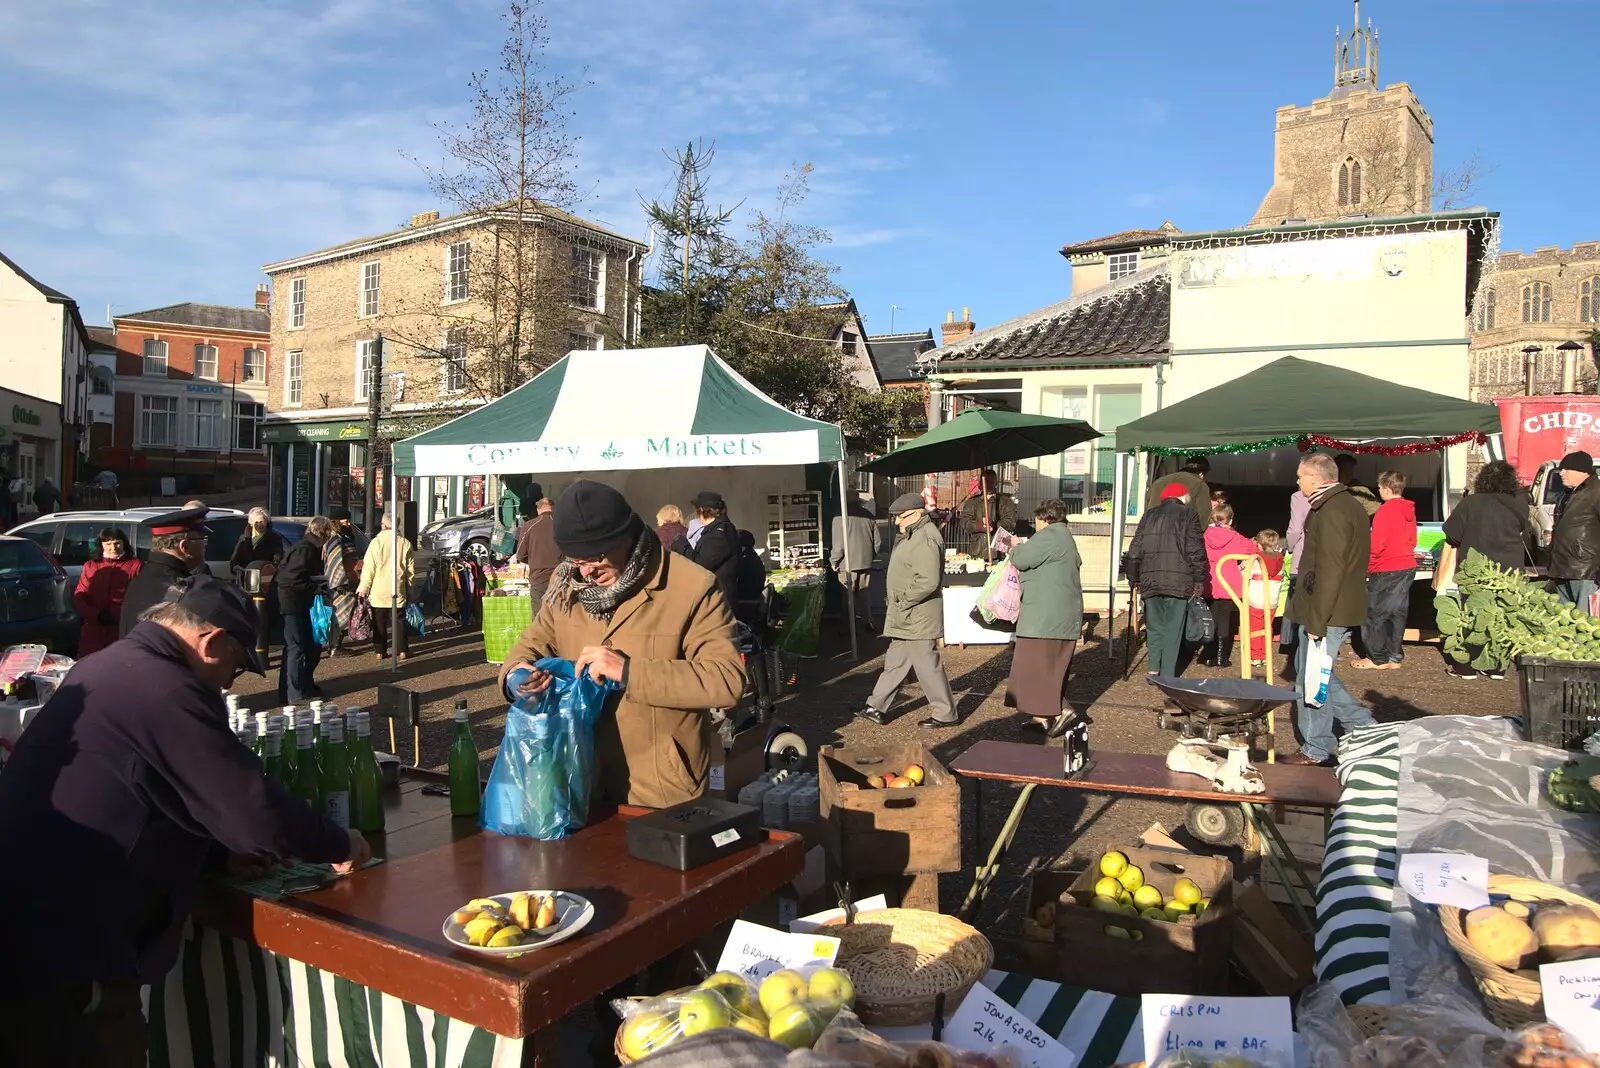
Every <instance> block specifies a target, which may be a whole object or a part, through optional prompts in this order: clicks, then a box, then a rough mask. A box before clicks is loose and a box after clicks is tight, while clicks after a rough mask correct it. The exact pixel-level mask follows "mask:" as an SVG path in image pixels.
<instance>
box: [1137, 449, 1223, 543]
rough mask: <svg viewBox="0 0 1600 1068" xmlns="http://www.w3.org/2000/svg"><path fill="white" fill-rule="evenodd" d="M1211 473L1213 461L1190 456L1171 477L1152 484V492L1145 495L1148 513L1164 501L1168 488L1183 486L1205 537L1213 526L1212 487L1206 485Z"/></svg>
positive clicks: (1190, 507) (1164, 477)
mask: <svg viewBox="0 0 1600 1068" xmlns="http://www.w3.org/2000/svg"><path fill="white" fill-rule="evenodd" d="M1210 472H1211V461H1210V460H1207V459H1206V458H1205V457H1204V456H1190V457H1188V458H1187V459H1185V460H1184V461H1183V466H1182V467H1180V468H1178V470H1176V471H1174V472H1173V473H1172V474H1170V475H1162V476H1161V477H1160V478H1158V479H1156V480H1155V481H1154V482H1152V483H1150V492H1149V493H1147V494H1146V495H1145V499H1144V506H1145V510H1146V511H1148V510H1150V509H1152V508H1154V507H1156V505H1158V504H1160V503H1161V501H1162V496H1161V494H1162V493H1163V492H1165V491H1166V488H1167V487H1168V486H1173V485H1177V486H1182V487H1183V492H1184V493H1186V494H1188V496H1189V511H1191V512H1193V513H1194V517H1195V519H1196V520H1198V521H1199V523H1200V534H1201V537H1204V536H1205V531H1206V528H1207V527H1209V526H1210V525H1211V487H1210V486H1209V485H1208V484H1207V483H1206V475H1208V474H1210Z"/></svg>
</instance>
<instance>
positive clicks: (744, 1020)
mask: <svg viewBox="0 0 1600 1068" xmlns="http://www.w3.org/2000/svg"><path fill="white" fill-rule="evenodd" d="M733 1026H735V1027H737V1028H738V1029H739V1030H741V1031H749V1032H750V1033H751V1034H752V1035H760V1036H761V1037H762V1038H766V1037H767V1025H766V1024H765V1023H764V1022H763V1021H761V1020H758V1019H756V1018H755V1017H754V1016H740V1017H737V1018H735V1019H734V1021H733Z"/></svg>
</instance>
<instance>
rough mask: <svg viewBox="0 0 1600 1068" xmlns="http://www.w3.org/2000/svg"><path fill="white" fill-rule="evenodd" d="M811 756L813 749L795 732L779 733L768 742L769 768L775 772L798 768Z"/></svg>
mask: <svg viewBox="0 0 1600 1068" xmlns="http://www.w3.org/2000/svg"><path fill="white" fill-rule="evenodd" d="M810 755H811V747H810V746H808V745H806V740H805V739H804V738H802V737H800V735H798V734H796V733H794V732H793V731H779V732H778V733H777V734H774V735H773V736H772V739H771V740H770V741H769V742H767V767H768V768H771V769H773V770H782V769H784V768H789V769H795V768H798V767H800V765H802V764H804V763H805V762H806V757H808V756H810Z"/></svg>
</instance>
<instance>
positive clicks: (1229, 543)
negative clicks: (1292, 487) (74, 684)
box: [1200, 501, 1257, 668]
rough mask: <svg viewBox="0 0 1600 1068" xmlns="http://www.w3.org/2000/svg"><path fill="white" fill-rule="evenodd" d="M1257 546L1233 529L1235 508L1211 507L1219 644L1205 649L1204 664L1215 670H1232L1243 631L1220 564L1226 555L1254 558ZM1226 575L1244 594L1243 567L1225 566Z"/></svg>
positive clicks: (1209, 549) (1209, 555) (1209, 538)
mask: <svg viewBox="0 0 1600 1068" xmlns="http://www.w3.org/2000/svg"><path fill="white" fill-rule="evenodd" d="M1256 551H1257V549H1256V543H1255V542H1253V541H1251V540H1250V539H1249V538H1247V537H1245V536H1244V535H1243V534H1240V533H1239V532H1238V531H1237V530H1234V529H1233V505H1231V504H1229V503H1228V502H1227V501H1221V502H1218V503H1216V504H1213V505H1212V506H1211V525H1210V526H1209V527H1207V528H1206V564H1207V568H1208V570H1209V571H1210V573H1211V619H1212V621H1213V622H1214V623H1215V624H1216V629H1217V638H1216V644H1215V645H1213V646H1212V647H1211V649H1209V650H1202V651H1201V654H1200V662H1201V663H1202V664H1208V665H1210V666H1212V667H1223V668H1225V667H1230V666H1232V663H1233V659H1232V658H1233V638H1234V635H1235V634H1237V633H1238V630H1239V606H1238V605H1236V604H1234V603H1233V598H1232V597H1229V596H1228V591H1227V590H1226V589H1224V588H1223V586H1222V583H1221V582H1220V581H1218V579H1217V563H1218V561H1220V560H1221V559H1222V558H1223V557H1224V556H1240V555H1244V556H1254V555H1255V554H1256ZM1222 574H1223V575H1224V576H1226V577H1227V580H1228V585H1229V586H1230V587H1231V588H1232V589H1233V591H1234V592H1235V593H1241V592H1243V590H1242V585H1241V584H1242V582H1243V578H1242V577H1241V575H1240V573H1239V565H1238V564H1237V563H1233V562H1229V563H1227V564H1224V565H1223V568H1222Z"/></svg>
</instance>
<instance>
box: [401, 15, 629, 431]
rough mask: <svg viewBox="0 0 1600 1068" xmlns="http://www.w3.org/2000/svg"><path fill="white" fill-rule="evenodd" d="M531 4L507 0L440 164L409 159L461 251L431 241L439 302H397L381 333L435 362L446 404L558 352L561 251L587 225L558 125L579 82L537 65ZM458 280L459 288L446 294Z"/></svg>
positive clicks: (509, 384)
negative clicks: (494, 61)
mask: <svg viewBox="0 0 1600 1068" xmlns="http://www.w3.org/2000/svg"><path fill="white" fill-rule="evenodd" d="M538 5H539V0H527V2H525V0H509V2H508V3H507V4H506V8H505V11H504V12H503V13H502V15H501V19H502V22H503V23H504V26H505V40H504V42H503V43H502V45H501V48H500V63H499V65H498V66H497V67H496V68H495V69H493V70H489V71H479V72H477V73H475V74H473V75H472V77H471V79H470V86H471V90H472V112H471V115H470V117H468V118H467V119H466V120H464V121H463V122H462V123H460V124H459V125H454V126H440V127H439V128H438V129H439V140H440V146H441V148H442V149H443V155H444V161H443V162H442V163H441V164H439V165H438V166H427V165H424V164H421V163H419V164H418V165H419V167H421V169H422V170H423V172H424V173H425V174H426V175H427V176H428V180H429V184H430V186H431V187H432V189H433V192H434V193H435V194H436V195H437V196H438V197H439V198H440V199H441V200H443V201H444V202H446V203H447V204H449V205H451V206H453V207H454V208H456V209H457V212H458V213H459V214H460V215H463V216H465V217H466V218H465V222H466V225H464V226H463V227H461V228H460V229H459V230H458V231H454V232H452V234H451V236H450V238H449V239H448V240H449V241H450V242H452V243H456V244H458V245H459V244H460V243H463V242H464V243H466V245H467V249H466V251H465V253H464V254H458V253H457V252H454V251H452V252H451V253H449V254H448V255H446V254H444V250H443V249H442V248H441V250H440V251H441V255H440V256H438V257H436V262H435V264H434V265H433V269H436V270H437V271H438V272H439V285H440V288H441V291H442V292H443V294H444V297H445V299H443V300H442V301H441V300H435V299H417V300H414V301H413V302H412V304H413V306H412V307H403V306H400V307H395V309H394V311H395V315H394V316H393V317H391V318H390V322H391V323H396V325H394V326H392V327H390V328H389V329H390V339H391V341H392V342H394V343H395V345H396V346H398V347H399V348H400V349H403V350H404V351H405V352H406V353H408V354H409V355H410V356H413V357H415V358H419V359H422V360H427V361H433V366H435V367H437V368H438V378H439V381H440V383H441V389H440V391H439V392H440V394H441V401H443V402H447V403H454V402H459V400H460V399H462V398H463V397H465V398H476V399H480V400H484V401H488V400H493V399H494V398H496V397H499V396H502V395H503V394H505V393H506V392H508V391H510V390H512V389H515V388H516V387H517V386H519V385H521V384H522V383H524V382H526V381H527V380H528V379H529V378H531V377H532V376H533V375H535V374H537V373H538V372H539V371H541V370H543V369H544V368H546V367H548V366H549V365H550V364H551V363H553V362H554V361H555V360H556V359H557V358H558V357H559V356H560V355H561V354H562V353H564V352H565V351H566V349H567V345H566V341H567V334H568V330H569V328H570V327H571V326H572V325H573V322H574V312H573V310H572V308H571V307H570V300H569V298H570V294H571V292H572V291H571V283H572V275H573V257H572V256H571V255H570V249H571V247H572V245H573V244H574V243H581V242H582V241H584V240H585V235H586V234H588V233H589V231H587V230H586V228H585V227H583V226H582V225H581V224H579V222H578V221H577V220H576V219H575V218H574V217H573V216H571V215H570V214H569V213H568V211H567V210H566V209H567V208H568V207H570V206H571V205H573V204H574V203H575V202H576V201H577V199H578V183H577V179H576V175H575V163H576V150H577V144H578V138H577V137H576V136H575V135H573V134H572V133H570V132H569V131H568V129H567V121H568V118H569V116H570V112H569V105H570V101H571V97H572V95H573V93H575V92H576V91H577V89H578V88H579V86H577V85H575V84H574V83H573V82H571V81H568V80H567V79H565V78H563V77H561V76H560V75H558V74H554V73H551V72H550V71H549V70H548V69H547V66H546V62H545V53H546V49H547V46H548V43H549V38H548V35H547V31H546V22H545V18H544V16H543V15H542V14H540V13H539V10H538ZM441 240H445V239H441ZM457 286H459V288H460V290H461V292H462V293H463V295H462V296H461V297H460V299H452V295H453V290H454V288H455V287H457ZM623 316H624V318H625V317H626V311H624V312H623ZM423 392H424V393H426V392H427V391H426V390H424V391H423Z"/></svg>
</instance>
